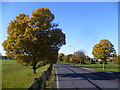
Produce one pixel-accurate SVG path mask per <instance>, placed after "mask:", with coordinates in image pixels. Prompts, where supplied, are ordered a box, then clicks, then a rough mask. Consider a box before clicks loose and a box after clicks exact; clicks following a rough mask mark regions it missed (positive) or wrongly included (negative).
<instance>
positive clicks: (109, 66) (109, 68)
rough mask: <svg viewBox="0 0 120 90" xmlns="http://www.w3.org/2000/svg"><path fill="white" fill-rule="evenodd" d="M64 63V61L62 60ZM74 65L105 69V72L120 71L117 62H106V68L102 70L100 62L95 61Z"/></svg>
mask: <svg viewBox="0 0 120 90" xmlns="http://www.w3.org/2000/svg"><path fill="white" fill-rule="evenodd" d="M62 63H64V62H62ZM66 64H72V65H73V63H66ZM75 66H81V67H87V68H91V69H95V70H98V71H106V72H120V66H119V65H117V64H113V63H112V62H108V64H106V69H105V70H103V68H102V64H99V62H97V63H96V64H81V65H80V64H79V63H78V64H75Z"/></svg>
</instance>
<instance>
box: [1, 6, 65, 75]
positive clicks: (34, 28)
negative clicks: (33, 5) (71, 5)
mask: <svg viewBox="0 0 120 90" xmlns="http://www.w3.org/2000/svg"><path fill="white" fill-rule="evenodd" d="M53 20H54V15H53V14H52V13H51V11H50V10H49V9H48V8H39V9H36V10H34V11H33V13H32V16H31V17H29V16H28V15H25V14H19V15H18V16H16V19H15V20H13V21H11V22H10V23H9V26H8V30H7V33H8V37H7V40H5V41H4V42H3V44H2V45H3V47H4V50H5V51H6V55H7V56H8V57H11V58H13V59H16V60H17V61H18V62H20V63H22V64H23V65H25V66H30V67H31V68H32V69H33V72H34V73H36V69H37V68H39V66H40V65H39V64H41V62H42V63H44V64H43V65H45V64H47V63H50V64H52V63H53V62H55V60H53V59H56V57H57V55H58V50H59V49H60V48H61V46H62V45H65V43H66V42H65V34H64V33H63V32H62V30H61V29H60V28H57V26H58V24H55V23H53Z"/></svg>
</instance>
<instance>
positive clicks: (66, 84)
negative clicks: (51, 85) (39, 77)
mask: <svg viewBox="0 0 120 90" xmlns="http://www.w3.org/2000/svg"><path fill="white" fill-rule="evenodd" d="M55 70H56V88H61V89H65V88H69V89H70V88H73V89H86V90H89V89H92V90H93V89H95V90H103V89H105V88H107V90H110V89H111V90H120V89H118V81H116V80H115V79H116V78H106V77H102V76H100V75H99V74H96V73H98V72H96V73H92V72H90V71H87V70H84V69H82V68H79V67H74V66H71V65H68V64H60V63H57V64H55ZM105 90H106V89H105Z"/></svg>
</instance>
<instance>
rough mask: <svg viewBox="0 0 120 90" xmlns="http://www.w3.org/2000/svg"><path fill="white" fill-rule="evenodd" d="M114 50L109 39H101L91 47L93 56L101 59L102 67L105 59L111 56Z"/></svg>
mask: <svg viewBox="0 0 120 90" xmlns="http://www.w3.org/2000/svg"><path fill="white" fill-rule="evenodd" d="M114 52H115V49H114V46H113V44H112V43H111V42H110V41H109V40H106V39H103V40H101V41H100V42H99V43H98V44H96V45H95V46H94V47H93V51H92V54H93V56H94V57H95V58H97V59H101V60H102V62H103V69H105V63H106V59H107V58H108V57H112V55H113V53H114Z"/></svg>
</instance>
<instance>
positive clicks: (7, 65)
mask: <svg viewBox="0 0 120 90" xmlns="http://www.w3.org/2000/svg"><path fill="white" fill-rule="evenodd" d="M0 62H2V88H28V87H29V86H30V85H32V84H33V83H34V81H33V80H34V78H36V77H40V75H42V73H43V72H44V71H45V70H47V68H48V67H49V65H46V66H43V67H41V68H39V69H37V74H33V73H32V69H30V68H28V67H25V66H23V65H22V64H19V63H17V62H16V61H15V60H0Z"/></svg>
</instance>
